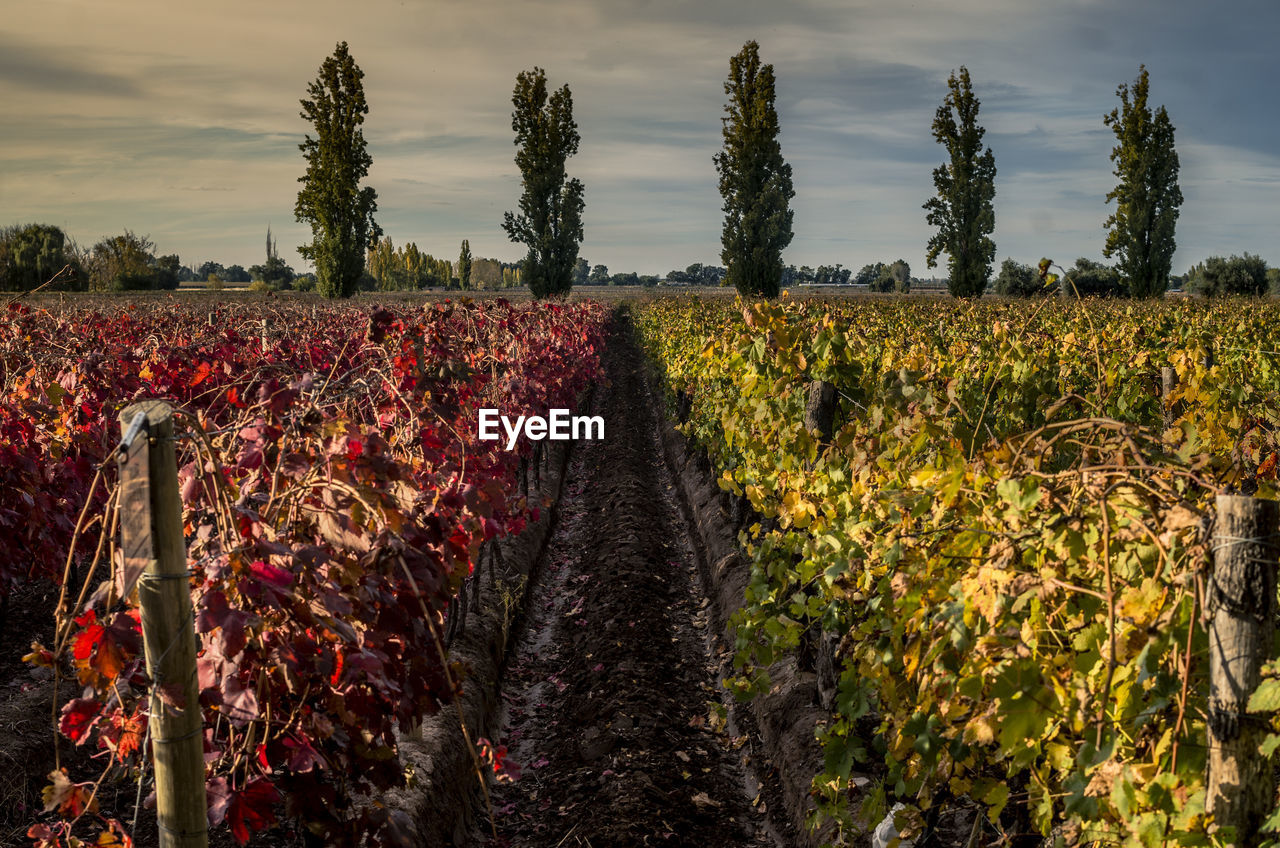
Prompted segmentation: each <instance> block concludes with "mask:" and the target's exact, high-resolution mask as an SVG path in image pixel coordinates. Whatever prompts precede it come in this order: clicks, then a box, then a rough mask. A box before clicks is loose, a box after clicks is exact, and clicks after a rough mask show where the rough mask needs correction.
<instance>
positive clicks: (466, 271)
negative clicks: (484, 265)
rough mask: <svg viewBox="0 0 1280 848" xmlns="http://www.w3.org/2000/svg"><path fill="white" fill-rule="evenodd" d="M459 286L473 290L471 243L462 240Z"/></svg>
mask: <svg viewBox="0 0 1280 848" xmlns="http://www.w3.org/2000/svg"><path fill="white" fill-rule="evenodd" d="M458 285H460V286H462V288H464V289H469V288H471V242H469V241H467V240H466V239H463V240H462V252H461V253H459V254H458Z"/></svg>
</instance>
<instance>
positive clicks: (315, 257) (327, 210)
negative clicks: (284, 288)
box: [294, 41, 382, 297]
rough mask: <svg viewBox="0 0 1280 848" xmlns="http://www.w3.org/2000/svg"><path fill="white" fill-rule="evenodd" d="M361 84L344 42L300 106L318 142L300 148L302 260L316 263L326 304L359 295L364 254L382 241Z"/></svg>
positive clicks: (298, 210) (308, 139)
mask: <svg viewBox="0 0 1280 848" xmlns="http://www.w3.org/2000/svg"><path fill="white" fill-rule="evenodd" d="M363 79H364V71H362V70H360V67H359V66H358V65H356V63H355V60H354V59H352V58H351V54H350V53H349V52H348V51H347V43H346V42H345V41H343V42H340V43H339V44H338V46H337V47H336V48H335V49H334V51H333V55H332V56H330V57H329V58H327V59H325V60H324V63H323V64H321V65H320V73H319V76H318V77H316V79H315V80H314V81H313V82H311V84H310V85H309V86H308V87H307V93H308V95H310V99H309V100H303V101H301V103H302V113H301V114H302V117H303V118H304V119H306V120H308V121H310V122H311V123H312V125H313V126H314V127H315V131H316V137H315V138H312V137H311V136H310V135H308V136H306V139H305V140H304V141H303V142H302V144H300V145H299V149H301V150H302V154H303V157H304V158H305V159H306V161H307V171H306V173H305V174H304V175H303V176H302V177H300V178H299V180H298V181H299V182H301V183H302V184H303V186H302V189H301V190H300V191H299V192H298V202H297V204H296V205H295V207H294V217H295V218H296V219H297V220H298V221H304V222H306V223H309V224H310V225H311V243H310V244H307V245H303V246H301V247H299V248H298V253H300V254H301V255H302V257H303V258H304V259H309V260H311V261H312V262H313V263H315V267H316V288H317V289H318V290H319V291H320V293H321V294H323V295H324V296H325V297H350V296H351V295H353V294H355V292H356V290H357V288H358V287H359V285H360V278H361V276H362V274H363V272H364V257H365V251H367V250H368V249H369V248H370V247H372V246H373V245H374V244H376V243H377V240H378V238H379V237H380V236H381V235H382V228H381V227H379V226H378V224H377V222H376V221H374V220H373V213H374V212H375V211H377V208H378V204H377V197H378V193H377V192H376V191H374V190H373V189H372V188H370V187H368V186H365V187H363V188H362V187H361V186H360V180H361V179H363V178H364V177H366V176H368V174H369V166H370V165H371V164H373V157H372V156H370V155H369V152H368V151H367V150H366V149H365V140H364V131H363V130H361V129H360V125H361V124H363V123H364V117H365V115H367V114H368V113H369V106H368V104H367V103H366V101H365V97H364V83H363Z"/></svg>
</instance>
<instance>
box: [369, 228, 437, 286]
mask: <svg viewBox="0 0 1280 848" xmlns="http://www.w3.org/2000/svg"><path fill="white" fill-rule="evenodd" d="M365 272H366V274H367V276H368V278H369V281H368V282H365V283H362V284H361V285H362V287H366V288H368V289H369V290H377V291H418V290H421V289H425V288H428V287H431V286H448V285H449V281H450V279H451V277H452V274H453V266H452V265H450V264H449V261H448V260H446V259H436V258H435V257H434V256H432V255H431V254H429V253H423V252H422V251H421V250H419V249H418V246H417V245H416V244H414V243H413V242H409V243H408V244H406V245H405V246H404V247H402V248H398V249H397V248H396V247H395V245H394V244H392V242H391V237H390V236H388V237H386V238H384V239H381V240H379V241H378V242H377V244H375V245H374V246H373V247H372V248H371V249H370V250H369V254H368V256H367V257H366V259H365Z"/></svg>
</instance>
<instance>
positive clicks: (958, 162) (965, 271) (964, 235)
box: [924, 66, 996, 297]
mask: <svg viewBox="0 0 1280 848" xmlns="http://www.w3.org/2000/svg"><path fill="white" fill-rule="evenodd" d="M947 86H948V87H949V88H950V91H949V92H948V93H947V96H946V97H945V98H944V99H943V101H942V105H941V106H939V107H938V112H937V115H936V116H935V117H934V119H933V137H934V138H936V139H937V140H938V143H939V144H941V145H943V146H944V147H946V148H947V153H948V154H949V156H950V161H949V162H946V163H944V164H942V165H939V166H938V167H937V168H935V169H934V171H933V184H934V186H935V187H936V188H937V190H938V196H937V197H931V198H929V199H928V200H927V201H925V204H924V208H925V209H926V210H927V211H928V213H929V214H928V216H926V219H925V220H926V221H927V222H928V224H929V226H931V227H937V228H938V232H937V233H935V234H934V235H933V237H932V238H930V239H929V246H928V252H927V253H926V259H927V261H928V266H929V267H930V268H933V267H935V266H936V265H937V264H938V261H937V260H938V254H939V253H942V252H943V251H945V252H946V253H947V255H948V256H949V259H948V261H947V268H948V270H949V277H948V279H947V288H948V289H949V290H950V291H951V294H952V295H953V296H955V297H979V296H981V295H982V293H983V292H984V291H986V288H987V278H988V277H990V276H991V262H992V261H993V260H994V259H995V257H996V245H995V242H993V241H992V240H991V237H990V236H991V232H992V231H993V230H994V229H995V226H996V215H995V208H994V207H993V206H992V200H993V199H994V198H995V196H996V184H995V180H996V160H995V156H994V155H993V154H992V153H991V148H990V147H988V148H987V149H986V150H985V151H984V150H983V149H982V137H983V136H984V135H985V134H986V132H987V131H986V130H985V129H984V128H983V127H981V126H979V125H978V108H979V105H980V104H979V101H978V98H977V97H976V96H974V93H973V86H972V85H971V83H970V81H969V69H968V68H965V67H963V66H961V68H960V76H959V77H957V76H956V75H955V73H954V72H953V73H952V74H951V77H950V79H948V80H947Z"/></svg>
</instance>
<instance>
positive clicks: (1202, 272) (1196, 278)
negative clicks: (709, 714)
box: [1186, 253, 1271, 297]
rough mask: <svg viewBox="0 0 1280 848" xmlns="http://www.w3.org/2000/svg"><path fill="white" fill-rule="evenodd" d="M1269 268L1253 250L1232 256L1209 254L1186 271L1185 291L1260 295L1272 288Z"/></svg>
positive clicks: (1216, 294)
mask: <svg viewBox="0 0 1280 848" xmlns="http://www.w3.org/2000/svg"><path fill="white" fill-rule="evenodd" d="M1270 270H1271V269H1268V268H1267V263H1266V261H1265V260H1263V258H1262V257H1261V256H1254V255H1253V254H1251V253H1246V254H1245V255H1244V256H1232V257H1231V258H1230V259H1223V258H1222V257H1221V256H1210V257H1209V258H1208V259H1206V260H1205V261H1204V262H1201V263H1200V264H1198V265H1193V266H1192V267H1191V270H1190V271H1189V272H1188V273H1187V282H1186V290H1187V291H1189V292H1192V293H1194V294H1202V295H1204V296H1205V297H1222V296H1224V295H1233V294H1235V295H1248V296H1250V297H1261V296H1263V295H1265V294H1266V293H1267V289H1268V288H1269V285H1268V279H1269V277H1268V275H1269V273H1270Z"/></svg>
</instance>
